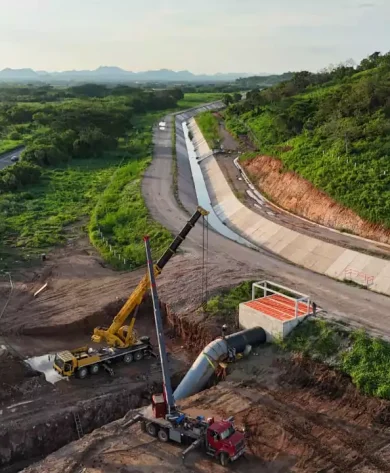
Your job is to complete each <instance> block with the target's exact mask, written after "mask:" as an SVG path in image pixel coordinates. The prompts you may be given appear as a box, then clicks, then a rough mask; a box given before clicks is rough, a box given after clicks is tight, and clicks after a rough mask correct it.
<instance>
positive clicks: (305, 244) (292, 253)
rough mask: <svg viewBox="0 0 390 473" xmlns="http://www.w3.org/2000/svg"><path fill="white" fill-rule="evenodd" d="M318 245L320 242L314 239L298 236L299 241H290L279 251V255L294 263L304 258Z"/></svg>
mask: <svg viewBox="0 0 390 473" xmlns="http://www.w3.org/2000/svg"><path fill="white" fill-rule="evenodd" d="M320 244H321V242H320V241H318V240H315V239H314V238H310V237H308V236H306V235H300V238H299V240H293V241H291V242H290V243H289V244H288V245H287V246H286V247H285V248H283V250H281V251H280V255H281V256H283V257H284V258H286V259H289V260H291V261H294V263H296V262H298V261H300V260H302V259H303V258H305V257H306V256H307V254H308V253H310V252H312V251H313V250H314V249H315V248H316V247H317V246H319V245H320Z"/></svg>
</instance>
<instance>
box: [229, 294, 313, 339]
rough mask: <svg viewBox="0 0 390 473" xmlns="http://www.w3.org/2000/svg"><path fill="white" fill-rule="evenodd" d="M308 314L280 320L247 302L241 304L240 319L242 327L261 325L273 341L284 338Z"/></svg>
mask: <svg viewBox="0 0 390 473" xmlns="http://www.w3.org/2000/svg"><path fill="white" fill-rule="evenodd" d="M306 317H307V315H303V316H301V317H297V318H296V319H291V320H285V321H282V320H278V319H276V318H274V317H270V316H268V315H265V314H262V313H261V312H259V311H258V310H256V309H252V308H251V307H248V306H247V305H245V302H243V303H241V304H240V305H239V316H238V321H239V324H240V327H241V328H242V329H249V328H255V327H261V328H263V329H264V330H265V333H266V335H267V342H268V343H272V342H274V341H275V339H278V338H281V339H284V338H286V337H287V335H288V334H289V333H290V332H291V331H292V330H293V329H294V328H295V327H296V326H297V325H298V324H299V323H300V322H301V321H302V320H304V319H305V318H306Z"/></svg>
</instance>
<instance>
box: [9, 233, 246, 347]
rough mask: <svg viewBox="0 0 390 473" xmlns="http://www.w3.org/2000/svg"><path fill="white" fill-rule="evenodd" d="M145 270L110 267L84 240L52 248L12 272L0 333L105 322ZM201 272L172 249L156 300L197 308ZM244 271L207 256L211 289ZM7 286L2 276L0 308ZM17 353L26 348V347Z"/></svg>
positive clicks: (66, 329) (62, 331) (56, 330)
mask: <svg viewBox="0 0 390 473" xmlns="http://www.w3.org/2000/svg"><path fill="white" fill-rule="evenodd" d="M145 271H146V268H145V269H139V270H137V271H133V272H123V273H121V272H114V271H112V270H111V269H110V268H108V267H105V265H104V263H103V261H102V260H101V259H100V258H99V256H98V255H97V254H96V253H95V251H94V250H93V249H92V248H91V246H90V244H89V243H88V242H87V241H86V240H81V241H79V242H78V243H77V244H76V245H75V244H74V243H73V244H72V245H71V246H67V247H65V248H63V249H61V250H56V251H54V252H53V253H51V254H49V255H48V259H47V261H46V262H45V263H43V265H42V266H41V267H37V268H35V269H34V270H31V271H25V272H24V273H22V274H21V273H19V274H18V275H16V276H13V277H14V279H15V280H14V290H13V292H12V295H11V299H10V301H9V304H8V306H7V308H6V310H5V312H4V315H3V317H2V320H1V328H0V336H1V335H3V336H4V335H7V336H10V335H37V336H40V337H41V336H44V335H47V336H49V335H50V336H55V337H57V336H58V335H60V336H61V337H62V336H66V337H67V336H69V335H71V334H72V335H73V334H79V333H80V332H81V333H84V334H90V333H91V329H93V327H95V326H97V325H99V324H104V323H110V322H111V320H112V317H113V316H114V315H115V314H116V312H117V311H118V310H119V308H120V307H121V305H122V304H123V302H124V300H125V299H126V298H127V297H128V296H129V295H130V294H131V292H132V290H133V289H134V288H135V286H136V285H137V284H138V282H139V281H140V279H141V278H142V277H143V275H144V274H145ZM201 273H202V264H201V261H200V259H199V258H197V257H194V256H193V255H191V254H189V253H186V254H180V255H177V256H176V257H175V258H174V259H173V260H172V261H171V262H170V263H169V264H168V265H167V267H166V268H165V269H164V272H163V273H162V275H161V276H160V277H159V279H158V286H159V296H160V298H161V300H162V301H163V302H164V303H166V304H169V305H170V307H171V309H172V310H174V311H175V312H177V311H179V312H180V313H183V312H186V311H191V310H194V309H195V308H197V307H198V306H199V305H200V302H201V297H202V294H201V287H202V286H201ZM250 276H253V273H252V274H251V273H250V272H249V271H247V270H245V268H243V266H242V265H240V264H236V265H235V266H233V267H232V266H225V267H221V266H220V265H219V264H217V263H213V262H210V263H209V291H210V292H211V293H213V292H216V291H218V290H219V289H220V288H221V287H228V286H232V285H234V284H236V283H237V282H239V281H243V280H245V279H248V278H250ZM45 283H48V286H47V288H46V289H45V290H44V291H43V292H42V293H41V294H39V295H38V296H37V297H36V298H34V293H35V291H37V290H38V289H39V288H40V287H42V286H43V285H44V284H45ZM9 292H10V288H9V283H8V282H7V281H6V280H3V281H2V282H1V283H0V308H2V307H3V305H4V304H5V302H6V300H7V299H8V296H9ZM139 323H140V322H139V321H137V327H138V326H139ZM57 338H58V337H57ZM49 349H50V348H49ZM21 350H22V349H21ZM45 350H47V348H45ZM22 353H23V354H26V355H29V354H30V353H28V349H27V348H25V349H23V350H22ZM43 353H47V351H43ZM34 354H39V353H35V352H34Z"/></svg>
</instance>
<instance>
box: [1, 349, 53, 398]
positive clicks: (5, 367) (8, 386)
mask: <svg viewBox="0 0 390 473" xmlns="http://www.w3.org/2000/svg"><path fill="white" fill-rule="evenodd" d="M0 349H1V350H0V373H1V375H0V406H3V405H4V404H5V403H7V402H8V401H10V400H13V401H17V400H20V399H21V398H23V396H25V395H26V394H28V393H30V392H32V391H35V390H36V389H38V388H39V387H40V386H42V385H43V384H45V379H44V376H43V375H42V374H41V373H38V372H37V371H34V370H33V369H31V368H30V367H29V366H28V365H27V364H26V363H24V362H23V361H22V360H20V359H18V358H16V357H15V356H13V355H12V354H11V353H9V352H8V351H7V349H6V348H5V347H4V348H3V346H2V345H1V346H0Z"/></svg>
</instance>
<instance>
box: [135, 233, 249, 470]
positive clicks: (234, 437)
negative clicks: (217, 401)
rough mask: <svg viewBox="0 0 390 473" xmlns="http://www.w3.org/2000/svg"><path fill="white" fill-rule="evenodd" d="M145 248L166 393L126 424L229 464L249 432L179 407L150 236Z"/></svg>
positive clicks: (230, 420) (241, 452) (243, 448)
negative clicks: (185, 445)
mask: <svg viewBox="0 0 390 473" xmlns="http://www.w3.org/2000/svg"><path fill="white" fill-rule="evenodd" d="M145 248H146V255H147V264H148V271H149V278H150V289H151V294H152V300H153V310H154V317H155V324H156V333H157V341H158V347H159V352H160V361H161V369H162V377H163V394H162V395H153V396H152V404H151V406H148V407H146V408H144V409H142V410H141V411H140V413H139V414H138V415H136V416H135V417H134V418H133V419H131V420H130V421H129V422H127V423H126V427H128V426H130V425H132V424H135V423H136V422H141V428H142V430H143V431H145V432H147V433H148V434H149V435H151V436H152V437H158V439H159V440H160V441H161V442H168V441H169V440H172V441H174V442H178V443H182V444H187V445H188V443H190V446H189V447H188V448H186V450H184V451H183V452H182V457H183V460H184V458H185V456H186V455H187V454H188V453H189V452H190V451H191V450H193V449H195V448H197V447H200V448H203V450H204V452H205V453H206V454H208V455H211V456H212V457H214V458H216V459H218V460H219V461H220V463H221V465H223V466H226V465H227V464H228V463H229V462H232V461H235V460H237V458H239V457H240V456H241V455H243V454H244V453H245V435H244V433H243V432H241V431H239V430H237V429H236V428H235V427H234V422H233V418H232V417H230V418H229V419H226V420H215V419H214V418H213V417H211V418H208V419H205V417H204V416H197V417H196V418H194V417H190V416H189V415H187V414H186V413H185V412H182V411H181V410H180V409H179V408H178V407H177V406H176V404H175V399H174V396H173V393H172V387H171V380H170V375H169V367H168V360H167V353H166V349H165V341H164V334H163V326H162V318H161V313H160V306H159V300H158V295H157V288H156V283H155V270H154V266H153V263H152V260H151V252H150V246H149V239H148V237H145Z"/></svg>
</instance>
